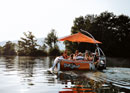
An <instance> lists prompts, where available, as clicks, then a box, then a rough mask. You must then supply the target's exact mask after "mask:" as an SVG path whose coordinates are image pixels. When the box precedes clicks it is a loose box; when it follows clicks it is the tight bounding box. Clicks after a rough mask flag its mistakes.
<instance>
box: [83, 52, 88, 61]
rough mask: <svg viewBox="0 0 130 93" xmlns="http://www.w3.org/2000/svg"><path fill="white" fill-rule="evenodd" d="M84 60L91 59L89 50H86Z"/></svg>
mask: <svg viewBox="0 0 130 93" xmlns="http://www.w3.org/2000/svg"><path fill="white" fill-rule="evenodd" d="M84 60H89V53H88V51H85V56H84Z"/></svg>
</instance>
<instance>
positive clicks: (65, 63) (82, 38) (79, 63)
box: [53, 30, 106, 71]
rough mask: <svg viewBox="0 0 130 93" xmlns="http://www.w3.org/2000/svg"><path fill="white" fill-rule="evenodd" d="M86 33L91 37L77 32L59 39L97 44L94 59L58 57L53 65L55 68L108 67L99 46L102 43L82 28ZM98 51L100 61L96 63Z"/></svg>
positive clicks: (86, 68)
mask: <svg viewBox="0 0 130 93" xmlns="http://www.w3.org/2000/svg"><path fill="white" fill-rule="evenodd" d="M81 31H82V32H84V33H87V34H88V35H89V36H90V37H91V38H90V37H88V36H86V35H84V34H82V33H80V32H79V33H76V34H73V35H70V36H67V37H64V38H62V39H59V41H65V40H68V41H72V42H87V43H93V44H95V45H96V49H95V53H94V54H95V55H94V58H93V60H91V61H86V60H68V59H58V62H56V63H57V64H54V65H53V68H54V67H56V66H57V70H58V71H62V70H66V71H68V70H84V71H85V70H103V69H106V57H105V54H104V52H103V51H102V49H101V48H100V47H99V46H98V43H101V42H99V41H97V40H95V38H94V37H93V36H92V35H91V34H90V33H88V32H87V31H84V30H81ZM96 52H97V53H98V55H99V56H98V57H99V58H98V59H99V62H98V63H96V64H95V60H94V59H95V57H96Z"/></svg>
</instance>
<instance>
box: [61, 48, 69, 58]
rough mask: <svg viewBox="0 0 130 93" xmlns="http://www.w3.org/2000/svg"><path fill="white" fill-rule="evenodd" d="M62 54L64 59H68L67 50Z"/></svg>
mask: <svg viewBox="0 0 130 93" xmlns="http://www.w3.org/2000/svg"><path fill="white" fill-rule="evenodd" d="M62 56H63V57H64V59H68V58H69V56H68V55H67V50H65V51H64V53H63V55H62Z"/></svg>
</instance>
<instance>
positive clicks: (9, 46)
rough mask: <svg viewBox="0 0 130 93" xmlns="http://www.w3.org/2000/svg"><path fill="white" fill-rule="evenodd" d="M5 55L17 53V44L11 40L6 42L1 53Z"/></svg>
mask: <svg viewBox="0 0 130 93" xmlns="http://www.w3.org/2000/svg"><path fill="white" fill-rule="evenodd" d="M1 49H2V47H1ZM1 54H3V55H16V52H15V44H14V43H12V42H11V41H8V42H6V44H5V45H4V46H3V52H2V53H1Z"/></svg>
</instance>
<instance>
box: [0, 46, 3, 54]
mask: <svg viewBox="0 0 130 93" xmlns="http://www.w3.org/2000/svg"><path fill="white" fill-rule="evenodd" d="M2 54H3V47H2V46H0V55H2Z"/></svg>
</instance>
